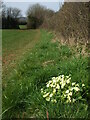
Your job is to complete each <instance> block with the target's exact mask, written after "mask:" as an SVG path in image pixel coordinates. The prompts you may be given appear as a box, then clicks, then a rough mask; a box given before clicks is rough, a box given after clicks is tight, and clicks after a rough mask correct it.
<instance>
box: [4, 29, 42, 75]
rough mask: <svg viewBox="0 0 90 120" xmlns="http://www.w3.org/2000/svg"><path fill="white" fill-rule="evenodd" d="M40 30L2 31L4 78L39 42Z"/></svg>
mask: <svg viewBox="0 0 90 120" xmlns="http://www.w3.org/2000/svg"><path fill="white" fill-rule="evenodd" d="M39 38H40V30H3V42H2V46H3V72H4V75H5V77H7V76H10V74H9V73H11V72H10V71H12V69H14V68H15V67H16V65H17V63H18V62H19V61H20V60H21V59H23V57H24V55H25V54H26V53H27V52H28V51H30V50H31V49H32V48H33V47H34V45H35V44H36V43H37V42H38V41H39Z"/></svg>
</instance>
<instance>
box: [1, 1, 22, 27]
mask: <svg viewBox="0 0 90 120" xmlns="http://www.w3.org/2000/svg"><path fill="white" fill-rule="evenodd" d="M20 16H21V10H19V9H18V8H11V7H6V5H5V4H4V3H2V29H18V28H19V22H18V18H19V17H20Z"/></svg>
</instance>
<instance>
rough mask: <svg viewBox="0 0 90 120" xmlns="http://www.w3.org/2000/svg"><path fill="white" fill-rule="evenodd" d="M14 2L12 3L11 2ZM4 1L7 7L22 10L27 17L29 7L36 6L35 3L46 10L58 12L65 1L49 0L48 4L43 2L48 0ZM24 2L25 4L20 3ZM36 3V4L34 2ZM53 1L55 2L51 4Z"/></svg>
mask: <svg viewBox="0 0 90 120" xmlns="http://www.w3.org/2000/svg"><path fill="white" fill-rule="evenodd" d="M10 1H12V2H10ZM16 1H17V0H4V2H5V4H6V6H7V7H17V8H19V9H21V11H22V15H23V16H25V15H26V11H27V9H28V7H29V6H31V5H33V4H35V3H39V4H41V5H43V6H45V7H46V8H49V9H52V10H54V11H58V10H59V8H60V3H61V2H62V1H63V0H59V1H58V0H48V2H42V1H46V0H18V1H17V2H16ZM20 1H23V2H20ZM32 1H34V2H32ZM51 1H53V2H51Z"/></svg>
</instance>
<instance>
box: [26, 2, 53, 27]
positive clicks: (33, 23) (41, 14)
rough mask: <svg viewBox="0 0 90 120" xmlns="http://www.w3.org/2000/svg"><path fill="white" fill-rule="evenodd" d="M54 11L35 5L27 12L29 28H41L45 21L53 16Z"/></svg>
mask: <svg viewBox="0 0 90 120" xmlns="http://www.w3.org/2000/svg"><path fill="white" fill-rule="evenodd" d="M53 14H54V11H52V10H50V9H47V8H45V7H44V6H42V5H40V4H34V5H33V6H30V7H29V9H28V10H27V27H28V28H31V29H36V28H39V27H40V26H41V25H42V24H43V23H44V21H45V19H48V18H50V17H51V16H53Z"/></svg>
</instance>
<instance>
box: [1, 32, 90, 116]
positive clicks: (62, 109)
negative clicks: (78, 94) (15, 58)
mask: <svg viewBox="0 0 90 120" xmlns="http://www.w3.org/2000/svg"><path fill="white" fill-rule="evenodd" d="M7 32H8V31H7ZM23 32H26V31H23ZM40 33H41V34H40V38H39V42H38V43H37V44H36V45H35V46H34V47H33V48H32V50H30V51H28V52H27V53H26V54H25V55H24V57H23V58H22V60H21V61H20V62H19V63H18V66H17V68H16V70H15V71H14V72H13V76H11V77H9V78H7V82H6V85H5V87H4V88H3V118H24V117H25V118H30V117H32V118H46V111H48V113H49V118H87V117H88V114H89V111H88V110H87V108H88V100H87V99H88V95H86V94H85V95H84V96H83V97H84V98H85V99H86V101H87V102H80V101H78V102H76V103H74V104H67V105H64V104H61V103H56V104H52V103H50V102H46V100H45V99H44V98H43V97H42V95H41V93H40V89H41V88H42V87H44V86H45V85H46V82H47V81H49V80H50V79H51V78H52V77H54V76H58V75H60V74H64V75H69V74H71V76H72V81H75V82H79V83H84V84H85V85H86V86H87V88H88V77H89V76H88V59H87V56H82V55H81V54H79V52H78V51H77V52H76V48H74V47H73V48H71V47H69V46H68V45H61V44H60V43H58V42H55V43H53V42H52V38H53V34H52V33H48V32H47V31H45V30H41V31H40ZM23 35H24V34H23ZM8 36H10V35H8ZM12 36H14V33H12ZM27 36H29V35H28V33H27ZM3 37H4V35H3ZM13 39H15V40H16V38H13ZM22 39H23V36H22V37H21V40H22ZM17 42H18V40H17ZM23 42H24V40H23ZM10 43H13V42H10ZM10 43H9V42H8V46H10ZM3 44H4V42H3ZM21 44H23V43H21ZM3 46H4V45H3ZM8 48H10V47H8ZM10 49H11V48H10ZM12 49H13V48H12ZM77 54H79V55H78V56H77Z"/></svg>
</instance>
